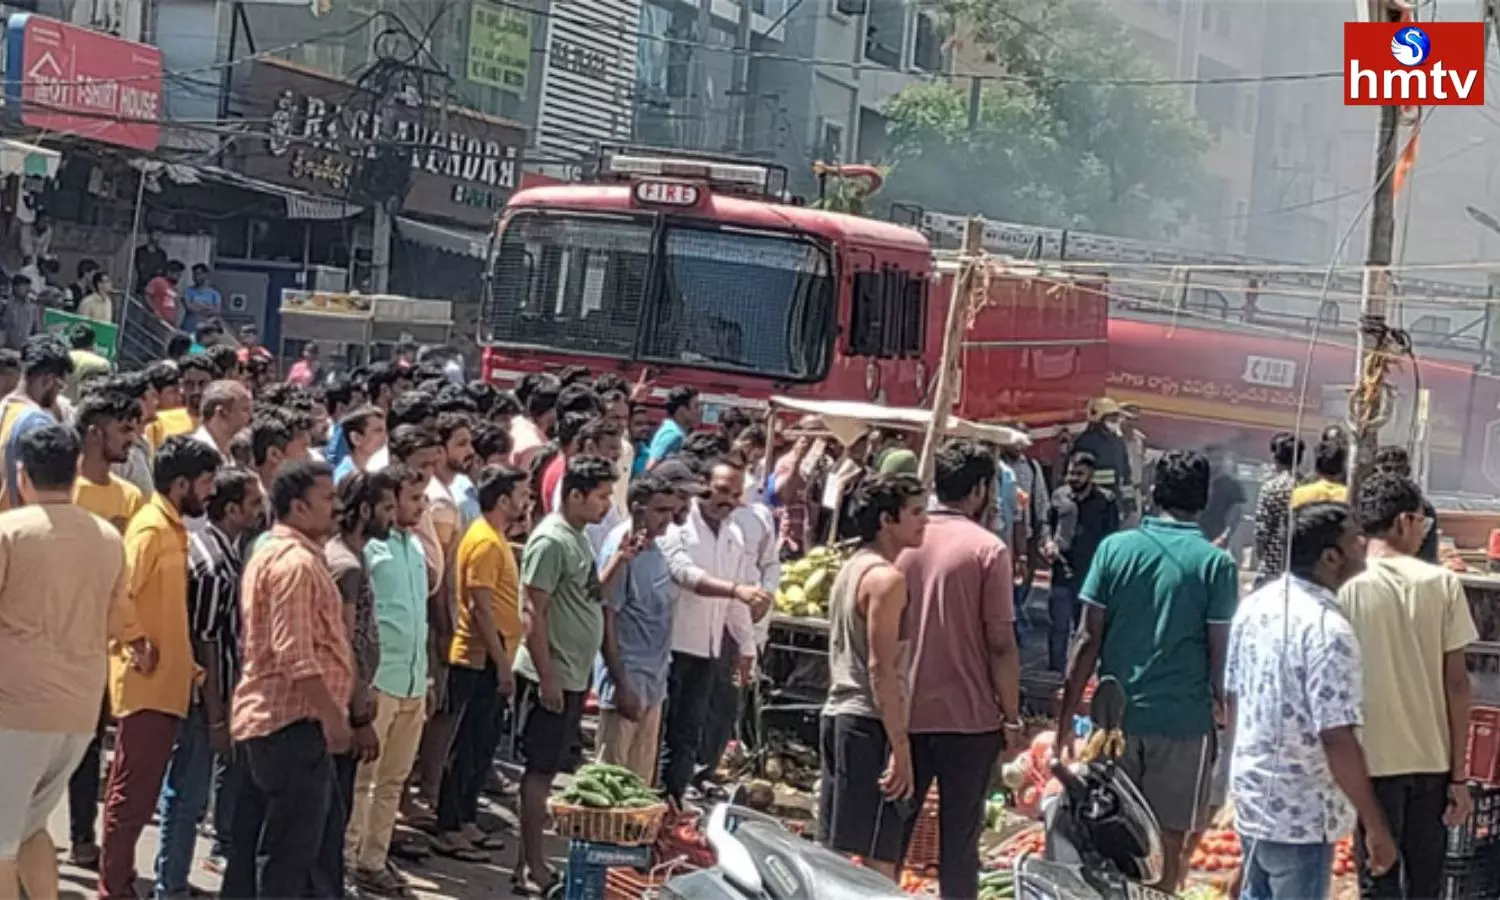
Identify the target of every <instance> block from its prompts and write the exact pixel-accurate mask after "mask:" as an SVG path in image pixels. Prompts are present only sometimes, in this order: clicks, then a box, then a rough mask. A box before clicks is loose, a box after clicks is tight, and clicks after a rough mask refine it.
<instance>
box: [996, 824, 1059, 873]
mask: <svg viewBox="0 0 1500 900" xmlns="http://www.w3.org/2000/svg"><path fill="white" fill-rule="evenodd" d="M1046 848H1047V833H1046V832H1045V831H1044V830H1043V829H1042V828H1041V827H1036V828H1032V829H1030V830H1027V831H1023V832H1021V833H1020V834H1017V835H1015V836H1014V837H1012V838H1011V839H1010V840H1008V841H1006V842H1005V843H1003V844H1001V845H1000V846H998V847H996V848H995V849H994V850H991V851H988V852H987V853H986V854H985V858H984V867H985V869H986V870H991V871H993V870H1004V871H1010V869H1011V868H1012V867H1013V866H1014V865H1015V864H1016V860H1017V859H1019V858H1020V857H1022V856H1024V855H1026V854H1028V853H1041V852H1042V851H1043V850H1045V849H1046Z"/></svg>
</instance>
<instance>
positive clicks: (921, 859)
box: [906, 785, 942, 869]
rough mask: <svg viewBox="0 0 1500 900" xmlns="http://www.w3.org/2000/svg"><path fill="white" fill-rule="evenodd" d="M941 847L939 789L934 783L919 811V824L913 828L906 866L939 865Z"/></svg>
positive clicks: (918, 867) (922, 867)
mask: <svg viewBox="0 0 1500 900" xmlns="http://www.w3.org/2000/svg"><path fill="white" fill-rule="evenodd" d="M941 849H942V845H941V843H940V842H939V840H938V790H937V785H933V786H932V789H931V790H929V791H928V792H927V797H926V798H925V799H923V801H922V808H921V809H919V810H918V811H917V824H916V826H915V827H913V828H912V832H911V843H910V844H908V845H907V847H906V867H907V868H908V869H925V868H927V867H928V866H935V865H937V864H938V860H939V859H941V857H940V856H939V850H941Z"/></svg>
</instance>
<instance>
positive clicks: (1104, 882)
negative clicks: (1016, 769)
mask: <svg viewBox="0 0 1500 900" xmlns="http://www.w3.org/2000/svg"><path fill="white" fill-rule="evenodd" d="M1124 716H1125V689H1124V688H1123V687H1122V686H1121V685H1120V682H1119V681H1118V680H1116V679H1114V678H1112V677H1105V678H1101V679H1100V680H1099V684H1098V686H1097V687H1096V688H1095V689H1094V698H1093V701H1092V702H1091V703H1090V706H1089V718H1090V719H1091V720H1092V721H1093V727H1094V730H1095V732H1103V734H1104V735H1105V737H1103V738H1102V739H1101V740H1100V741H1099V742H1098V745H1097V746H1098V747H1099V748H1100V750H1101V752H1100V753H1099V755H1098V756H1097V757H1095V758H1094V759H1091V760H1088V761H1086V762H1083V763H1081V764H1078V765H1071V766H1070V765H1068V764H1066V763H1063V762H1061V761H1057V762H1054V763H1053V764H1052V774H1053V776H1054V777H1055V778H1057V780H1058V781H1059V782H1060V783H1061V784H1062V787H1063V790H1062V793H1061V794H1059V795H1058V796H1057V797H1056V798H1055V799H1054V800H1052V801H1051V802H1050V804H1049V805H1048V806H1046V807H1045V809H1044V811H1043V816H1042V819H1043V822H1044V823H1045V825H1044V828H1045V830H1046V845H1045V846H1046V849H1045V850H1044V851H1043V852H1042V853H1041V854H1040V855H1038V854H1028V855H1025V856H1022V857H1020V858H1019V859H1017V860H1016V862H1015V885H1016V897H1017V898H1018V900H1172V895H1171V894H1168V893H1166V892H1164V891H1160V890H1157V889H1156V888H1154V887H1151V885H1152V884H1153V883H1155V882H1156V881H1158V880H1159V879H1160V878H1161V874H1162V861H1163V858H1164V857H1163V853H1162V844H1161V827H1160V826H1159V825H1158V824H1157V821H1156V815H1155V814H1154V813H1152V812H1151V807H1150V806H1149V805H1148V804H1147V803H1146V801H1145V798H1143V797H1142V796H1141V794H1140V791H1139V790H1137V789H1136V787H1135V785H1134V784H1132V783H1131V781H1130V779H1129V778H1128V777H1127V776H1126V775H1125V773H1123V772H1121V771H1120V770H1119V767H1118V765H1117V762H1118V759H1117V756H1118V753H1119V751H1120V745H1122V744H1123V738H1121V737H1120V735H1119V732H1120V724H1121V721H1122V720H1123V719H1124Z"/></svg>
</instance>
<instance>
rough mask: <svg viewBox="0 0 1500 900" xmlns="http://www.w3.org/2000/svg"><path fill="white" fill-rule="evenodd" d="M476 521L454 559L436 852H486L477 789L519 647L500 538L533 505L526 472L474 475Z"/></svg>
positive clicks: (515, 575)
mask: <svg viewBox="0 0 1500 900" xmlns="http://www.w3.org/2000/svg"><path fill="white" fill-rule="evenodd" d="M478 481H479V484H478V494H479V509H480V517H479V518H478V519H475V520H474V522H473V523H472V524H471V525H470V526H469V530H468V531H467V532H465V534H464V536H463V539H462V540H461V541H460V542H459V545H458V552H457V553H456V554H455V556H454V564H453V570H454V571H453V574H454V587H455V590H456V593H457V595H458V615H457V621H456V623H455V627H454V630H453V642H452V645H451V646H450V648H449V652H448V664H449V666H450V668H449V669H448V699H449V703H450V704H451V705H452V708H454V709H458V710H461V712H460V713H459V720H458V726H457V732H456V734H455V736H454V739H453V741H452V742H451V745H450V746H451V749H450V750H449V757H448V765H447V767H446V768H445V770H444V774H443V782H442V788H441V789H440V790H439V792H438V810H437V824H438V830H439V832H440V833H439V836H438V839H437V842H436V843H435V844H434V849H435V850H437V851H438V852H439V853H445V854H452V853H460V852H472V851H474V850H483V849H487V848H488V847H489V844H487V843H486V840H487V839H486V835H485V833H484V831H483V830H482V829H480V827H479V825H478V821H477V815H478V812H479V792H480V789H481V788H483V787H484V783H485V780H486V778H487V777H488V775H489V767H490V760H491V759H493V758H494V755H495V747H496V745H497V744H499V742H500V730H499V728H498V725H499V722H500V716H499V707H500V705H501V704H502V703H504V699H503V698H506V697H509V696H511V695H512V694H513V693H514V692H515V678H514V676H513V675H512V674H511V662H512V661H513V660H514V659H515V655H516V650H517V649H519V648H520V646H521V637H522V630H521V609H520V602H519V599H520V588H521V578H520V570H519V569H518V568H517V566H516V557H515V553H514V552H512V551H511V549H510V543H509V542H508V541H507V540H506V539H505V534H506V532H507V531H508V530H509V529H510V527H511V525H512V524H513V523H514V522H515V521H516V520H518V519H519V518H521V517H522V516H524V515H525V514H526V510H527V509H529V508H530V507H531V486H530V484H529V483H528V481H527V477H526V473H525V472H523V471H521V470H520V469H515V468H511V467H509V466H490V467H488V468H486V469H485V470H484V471H483V472H481V473H480V474H479V479H478Z"/></svg>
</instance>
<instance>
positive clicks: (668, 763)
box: [660, 461, 780, 803]
mask: <svg viewBox="0 0 1500 900" xmlns="http://www.w3.org/2000/svg"><path fill="white" fill-rule="evenodd" d="M744 479H745V473H744V471H743V470H742V469H740V468H739V467H738V466H735V465H733V464H731V463H728V462H723V461H720V462H718V463H716V464H715V465H714V466H713V468H712V470H711V472H710V476H709V484H708V488H707V492H706V495H705V496H702V497H698V498H695V499H694V500H693V502H692V505H691V508H690V509H689V511H688V514H687V517H686V519H685V521H684V522H683V523H682V524H681V525H674V526H672V528H671V529H669V530H668V532H667V533H666V534H665V535H663V536H662V538H661V541H660V543H661V547H662V550H663V551H664V552H665V553H666V555H667V565H668V568H669V570H670V572H671V574H672V580H673V582H674V583H675V585H676V590H677V610H676V615H675V618H674V621H673V627H672V673H671V677H670V680H669V682H668V686H667V697H668V700H667V721H666V723H665V735H664V745H663V748H662V774H661V782H662V786H663V788H664V789H665V791H666V794H667V797H668V799H669V800H671V801H673V802H678V803H680V802H681V800H682V796H683V793H684V791H686V789H687V786H688V783H689V781H690V780H691V779H692V776H693V773H694V770H695V768H696V766H697V761H698V754H699V750H700V748H701V747H702V745H703V739H704V731H705V727H706V726H707V724H708V717H709V704H710V701H711V699H712V697H713V688H714V685H715V680H714V674H715V670H716V667H717V666H718V665H720V663H719V659H720V657H721V656H723V655H724V654H725V652H726V650H727V649H728V648H727V647H726V644H727V642H726V641H725V638H726V637H729V638H731V639H732V641H733V643H734V644H735V645H736V646H737V651H738V652H737V653H736V654H735V655H736V656H737V657H738V660H737V664H738V670H739V672H740V673H741V675H748V672H749V669H750V664H751V663H752V662H753V661H754V659H755V643H756V642H755V622H756V621H757V620H759V619H761V618H763V617H765V615H766V614H767V613H768V612H769V611H770V605H771V600H772V596H773V592H774V591H775V589H776V580H777V579H778V578H779V577H780V567H779V565H778V564H777V563H776V542H775V541H771V540H764V539H763V537H764V535H763V534H762V530H763V528H764V526H763V525H762V523H761V522H760V520H759V519H758V518H757V517H756V516H754V514H752V513H750V512H749V511H748V510H745V509H744V508H743V507H741V506H740V495H741V493H742V492H743V490H744V483H745V482H744Z"/></svg>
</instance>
